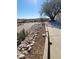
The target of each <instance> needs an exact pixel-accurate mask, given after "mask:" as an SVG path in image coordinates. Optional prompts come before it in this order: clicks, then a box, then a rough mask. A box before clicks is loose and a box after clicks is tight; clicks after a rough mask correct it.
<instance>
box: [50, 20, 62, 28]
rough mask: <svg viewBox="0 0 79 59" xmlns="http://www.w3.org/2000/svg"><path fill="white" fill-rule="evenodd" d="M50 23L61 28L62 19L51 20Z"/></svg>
mask: <svg viewBox="0 0 79 59" xmlns="http://www.w3.org/2000/svg"><path fill="white" fill-rule="evenodd" d="M49 24H51V26H52V27H55V28H58V29H61V21H58V20H55V21H50V22H49Z"/></svg>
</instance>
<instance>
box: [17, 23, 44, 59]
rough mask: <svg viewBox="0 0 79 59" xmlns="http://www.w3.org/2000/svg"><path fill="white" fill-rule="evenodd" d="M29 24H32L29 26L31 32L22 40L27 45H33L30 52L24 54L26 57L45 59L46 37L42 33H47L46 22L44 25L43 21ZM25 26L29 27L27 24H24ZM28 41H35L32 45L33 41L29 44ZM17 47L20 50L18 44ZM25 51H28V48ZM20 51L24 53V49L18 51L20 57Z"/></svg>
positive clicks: (26, 58)
mask: <svg viewBox="0 0 79 59" xmlns="http://www.w3.org/2000/svg"><path fill="white" fill-rule="evenodd" d="M30 24H31V23H30ZM22 26H23V25H22ZM29 26H30V28H29V31H30V34H29V35H28V37H26V38H25V40H24V41H23V42H22V44H24V46H25V47H26V46H27V45H31V46H30V47H31V49H30V51H29V52H28V54H24V55H25V59H43V53H44V46H45V37H43V36H42V34H45V25H44V24H43V25H42V23H41V24H39V23H38V24H36V23H32V25H29ZM24 27H25V28H27V24H26V26H25V24H24ZM35 34H36V36H34V35H35ZM30 39H31V40H30ZM27 41H29V42H33V41H34V42H35V43H34V44H33V45H32V43H31V44H30V43H29V44H28V43H27ZM26 43H27V44H26ZM22 44H21V45H22ZM17 48H18V49H17V51H19V49H20V47H19V46H18V47H17ZM25 51H27V50H25ZM20 52H21V53H23V52H22V50H21V51H19V52H17V55H18V57H19V55H21V53H20ZM18 59H19V58H18Z"/></svg>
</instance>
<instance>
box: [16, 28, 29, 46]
mask: <svg viewBox="0 0 79 59" xmlns="http://www.w3.org/2000/svg"><path fill="white" fill-rule="evenodd" d="M27 35H28V32H27V31H25V30H24V29H23V30H22V31H20V33H17V45H19V44H21V41H23V40H24V39H25V37H26V36H27Z"/></svg>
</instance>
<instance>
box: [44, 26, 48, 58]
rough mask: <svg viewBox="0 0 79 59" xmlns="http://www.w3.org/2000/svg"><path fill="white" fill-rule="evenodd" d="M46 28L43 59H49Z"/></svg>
mask: <svg viewBox="0 0 79 59" xmlns="http://www.w3.org/2000/svg"><path fill="white" fill-rule="evenodd" d="M45 28H46V40H45V47H44V54H43V59H48V29H47V27H46V26H45Z"/></svg>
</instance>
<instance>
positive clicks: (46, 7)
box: [40, 0, 61, 21]
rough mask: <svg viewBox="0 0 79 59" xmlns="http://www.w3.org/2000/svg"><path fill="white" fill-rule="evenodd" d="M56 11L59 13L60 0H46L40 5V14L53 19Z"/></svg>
mask: <svg viewBox="0 0 79 59" xmlns="http://www.w3.org/2000/svg"><path fill="white" fill-rule="evenodd" d="M58 13H61V0H47V1H46V2H44V3H43V5H42V8H41V12H40V15H46V16H48V17H50V19H51V20H53V21H54V18H55V16H56V15H57V14H58Z"/></svg>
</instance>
